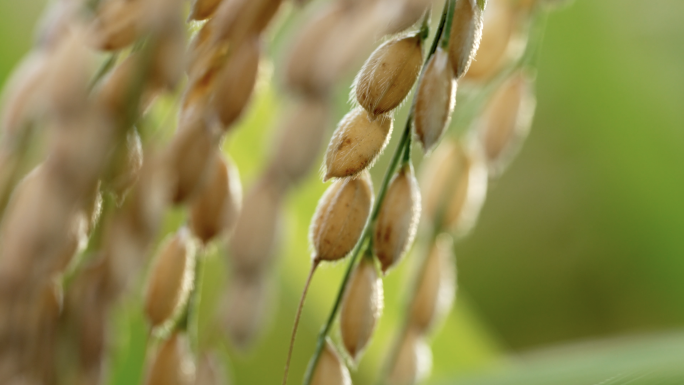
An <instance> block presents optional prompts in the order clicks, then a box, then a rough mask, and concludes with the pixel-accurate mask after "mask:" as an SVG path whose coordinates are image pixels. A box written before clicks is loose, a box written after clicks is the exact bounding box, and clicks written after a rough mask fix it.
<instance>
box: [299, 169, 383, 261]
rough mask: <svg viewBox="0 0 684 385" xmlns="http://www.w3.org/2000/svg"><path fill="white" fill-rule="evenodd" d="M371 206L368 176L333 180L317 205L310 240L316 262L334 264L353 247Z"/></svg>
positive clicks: (364, 173) (371, 195)
mask: <svg viewBox="0 0 684 385" xmlns="http://www.w3.org/2000/svg"><path fill="white" fill-rule="evenodd" d="M372 204H373V187H372V184H371V180H370V175H369V174H368V172H363V173H362V174H361V175H360V176H359V177H357V178H344V179H338V180H336V181H335V182H334V183H333V184H332V185H331V186H330V187H328V190H327V191H326V192H325V194H324V195H323V197H321V199H320V200H319V201H318V207H316V213H315V214H314V217H313V219H312V221H311V228H310V231H309V236H310V238H311V244H312V245H313V249H314V252H313V255H312V258H313V260H314V262H315V261H321V260H322V261H337V260H340V259H342V258H344V257H345V256H346V255H347V254H348V253H349V252H350V251H351V249H352V248H353V247H354V245H355V244H356V242H357V241H358V239H359V237H360V236H361V232H362V231H363V227H364V225H365V223H366V219H367V218H368V215H369V213H370V210H371V206H372Z"/></svg>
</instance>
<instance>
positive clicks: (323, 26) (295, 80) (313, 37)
mask: <svg viewBox="0 0 684 385" xmlns="http://www.w3.org/2000/svg"><path fill="white" fill-rule="evenodd" d="M344 15H345V13H344V9H343V8H342V7H340V6H337V5H336V4H333V5H331V6H330V7H327V8H325V9H323V10H322V11H319V13H318V14H316V15H315V17H313V18H312V19H311V20H310V21H308V23H307V24H305V25H304V26H303V27H302V29H301V31H300V32H299V34H298V35H297V37H296V38H295V40H294V44H293V45H292V46H291V47H290V49H289V56H288V57H287V59H286V63H285V81H286V83H287V85H288V87H290V88H292V89H293V90H296V91H298V92H300V93H303V94H305V95H312V96H318V95H321V94H325V93H326V92H327V91H328V89H329V88H330V86H331V85H330V84H328V83H324V82H321V80H320V79H317V78H316V77H315V76H313V75H314V74H315V73H316V69H317V65H318V58H319V55H320V51H321V49H322V48H323V47H324V46H325V44H326V42H327V40H328V39H329V38H330V36H331V34H332V31H334V30H335V28H336V26H337V25H340V24H341V23H343V22H344Z"/></svg>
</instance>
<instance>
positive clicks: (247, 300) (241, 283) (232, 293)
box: [223, 273, 270, 350]
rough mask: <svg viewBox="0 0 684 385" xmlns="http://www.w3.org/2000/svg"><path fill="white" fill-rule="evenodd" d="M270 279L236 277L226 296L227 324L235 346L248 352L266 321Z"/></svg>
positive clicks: (239, 275) (255, 275)
mask: <svg viewBox="0 0 684 385" xmlns="http://www.w3.org/2000/svg"><path fill="white" fill-rule="evenodd" d="M269 293H270V290H269V282H268V278H267V277H266V276H264V275H262V274H244V273H240V274H234V275H233V276H232V277H231V279H230V282H229V286H228V295H227V296H226V297H225V304H224V309H223V311H224V322H225V326H226V331H227V332H228V336H229V337H230V339H231V341H232V342H233V344H234V345H235V346H236V347H238V348H240V349H242V350H247V349H249V348H250V347H251V346H252V345H254V342H255V339H256V338H257V337H258V335H259V332H260V331H261V330H262V328H263V326H264V323H265V321H266V314H267V312H268V305H269V304H268V300H269V298H268V297H269Z"/></svg>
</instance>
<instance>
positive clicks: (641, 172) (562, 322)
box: [0, 0, 684, 385]
mask: <svg viewBox="0 0 684 385" xmlns="http://www.w3.org/2000/svg"><path fill="white" fill-rule="evenodd" d="M43 6H44V3H43V1H41V0H25V1H3V2H0V84H2V83H4V80H5V79H6V78H7V76H8V74H9V71H10V70H11V68H12V67H13V66H14V65H15V64H16V63H17V62H18V61H19V60H20V58H21V56H22V55H23V54H24V53H25V52H27V50H28V49H29V47H30V45H31V43H32V41H31V40H32V32H33V29H34V27H33V26H34V25H35V22H36V19H37V17H38V15H39V14H40V11H41V10H42V8H43ZM681 15H684V2H682V1H681V0H657V1H652V2H645V1H642V2H637V1H624V0H603V1H590V0H577V1H575V2H574V3H573V4H572V5H571V6H570V7H567V8H565V9H563V10H562V11H559V12H557V13H553V14H552V15H551V16H550V17H549V20H548V26H547V33H546V36H545V40H544V44H543V48H542V52H541V57H540V58H541V60H540V62H539V71H538V76H537V100H538V106H537V116H536V118H535V123H534V125H533V127H532V131H531V135H530V137H529V139H528V141H527V143H526V144H525V145H524V147H523V148H522V150H521V151H520V153H519V156H518V158H517V159H516V160H515V161H514V162H513V164H512V165H511V167H510V168H509V169H508V171H507V172H506V173H505V174H504V175H503V177H502V178H501V179H499V180H497V181H495V182H494V183H492V185H491V188H490V192H489V196H488V199H487V202H486V204H485V207H484V210H483V212H482V216H481V219H480V221H479V224H478V225H477V226H476V228H475V229H474V231H473V232H472V233H471V234H470V236H469V237H468V238H466V239H464V240H463V241H461V242H459V243H458V244H457V248H456V251H457V258H458V269H459V294H458V298H457V305H456V308H455V311H454V312H453V313H452V314H451V315H450V317H449V318H448V319H447V321H446V322H445V325H444V328H443V329H442V330H441V332H440V334H439V338H437V339H435V340H434V341H433V346H434V350H433V354H434V365H433V378H434V380H435V382H437V383H439V382H440V381H445V379H447V378H454V377H458V376H461V375H462V374H463V373H466V372H471V371H473V370H480V369H484V368H487V367H490V366H491V365H494V367H496V368H500V370H501V372H500V374H496V375H493V376H491V377H485V378H482V379H479V380H475V379H473V380H472V382H471V381H465V382H463V383H464V384H465V383H468V384H497V385H498V384H502V385H503V384H527V385H530V384H551V383H553V384H583V383H596V382H600V381H602V380H607V379H608V378H610V377H611V376H617V377H615V378H614V379H613V380H611V381H612V382H607V384H613V383H615V384H618V383H626V382H628V381H629V380H630V379H633V378H632V377H630V376H632V373H633V372H631V371H630V370H632V369H636V368H642V367H643V368H644V370H646V371H647V372H648V371H649V370H650V373H651V374H648V376H652V375H654V374H653V373H654V371H655V372H659V371H660V370H661V369H660V367H658V366H657V365H656V366H649V365H650V363H652V361H649V360H648V358H649V355H651V354H652V355H653V356H651V357H663V362H664V363H665V364H667V363H668V362H670V361H669V360H671V359H673V357H675V356H677V357H679V360H680V362H681V357H682V356H684V355H683V354H682V349H684V339H683V338H682V337H681V335H679V334H678V335H675V336H668V337H663V338H659V339H655V340H648V341H642V342H639V343H635V344H633V345H631V347H630V348H629V349H623V348H622V347H616V348H614V349H615V350H610V349H607V350H600V351H596V349H595V347H594V346H593V345H582V346H579V347H576V348H574V353H573V354H563V355H561V354H558V355H554V358H548V359H543V360H541V359H539V360H532V363H530V364H529V366H525V365H523V366H518V364H517V363H516V361H515V360H512V361H511V360H507V359H505V358H504V362H507V364H505V365H502V364H499V363H498V362H501V361H500V358H502V357H507V355H508V354H514V353H515V352H518V351H522V350H527V349H530V348H533V347H541V346H548V345H554V344H558V343H564V342H568V341H572V340H577V339H594V338H603V337H608V336H616V335H623V334H630V333H635V332H646V331H659V330H665V329H672V328H682V327H683V326H684V305H683V304H684V302H683V301H682V298H684V279H682V278H683V277H684V238H683V237H682V229H684V199H682V197H684V112H682V111H683V110H682V108H683V106H684V70H683V69H684V49H682V43H683V42H682V37H683V36H684V24H683V23H682V22H681ZM288 29H289V28H285V30H288ZM286 40H287V39H284V38H282V37H279V38H277V39H275V40H274V41H275V42H276V44H277V45H278V46H277V47H274V49H273V52H278V51H282V47H281V46H282V44H284V42H285V41H286ZM276 66H277V63H276ZM277 73H278V69H277V67H276V68H275V69H274V70H273V71H265V73H264V74H262V76H261V83H260V85H259V87H258V89H257V98H256V100H255V102H254V103H253V104H252V107H251V112H250V114H249V116H247V117H246V119H245V120H244V121H243V122H242V124H241V127H239V128H238V129H237V130H236V134H235V135H234V136H232V137H231V138H230V139H229V140H228V142H227V143H226V146H225V148H226V150H227V151H228V152H229V153H230V154H231V156H232V157H233V158H234V160H235V163H236V164H237V166H238V167H239V168H240V171H241V176H242V178H243V182H244V183H245V185H246V186H247V188H249V187H248V186H249V184H250V183H251V181H252V180H253V179H254V177H255V176H256V175H257V173H258V171H259V170H260V168H261V166H262V165H263V163H264V161H265V158H266V154H267V153H268V151H269V148H270V147H269V146H270V145H271V142H272V139H271V138H272V135H271V134H270V132H271V130H272V127H271V126H272V125H271V123H272V119H274V117H275V116H277V115H276V114H277V112H278V111H281V110H282V109H284V108H286V107H287V105H286V104H283V103H282V100H280V99H279V95H278V94H277V90H276V86H277V82H276V81H275V80H273V79H274V78H273V77H272V76H277ZM274 74H275V75H274ZM339 101H340V103H339V106H338V110H337V113H336V117H337V118H339V117H340V116H341V114H342V113H343V111H344V110H345V109H346V106H345V105H344V102H345V101H346V90H344V89H342V90H340V96H339ZM455 113H456V114H458V113H459V110H458V106H457V107H456V112H455ZM404 115H405V112H402V113H400V114H399V116H398V121H403V119H404V118H403V116H404ZM171 120H172V119H171ZM396 136H397V135H395V138H394V140H393V142H392V143H391V144H390V146H389V148H390V149H391V148H393V145H395V143H396V139H397V138H396ZM386 162H387V160H386V159H381V160H380V161H379V162H378V167H376V168H375V172H376V173H377V175H374V178H375V180H376V181H377V180H378V178H379V177H380V173H381V172H382V170H384V165H385V164H386ZM324 188H325V185H323V184H322V183H321V182H320V179H319V175H317V174H314V175H311V176H310V178H309V179H308V181H307V182H306V183H304V184H303V185H301V187H300V188H299V190H297V191H296V192H294V193H293V194H291V196H290V197H289V200H288V206H287V213H286V217H285V222H286V223H285V226H284V228H283V234H282V239H283V242H282V248H281V250H282V257H281V259H280V261H281V262H280V266H278V269H277V270H278V271H277V272H276V273H274V274H273V276H272V281H273V285H274V286H276V287H278V288H279V290H276V294H275V295H276V297H275V298H273V299H272V308H273V312H272V316H271V320H270V322H269V324H268V325H267V326H268V329H267V330H266V332H265V333H264V334H263V336H262V337H261V341H260V343H259V344H258V346H257V348H256V349H255V350H254V351H252V352H250V353H249V354H247V355H241V354H239V353H237V352H235V351H233V350H232V349H231V348H230V347H229V345H228V343H227V342H223V341H221V340H217V339H216V338H214V336H215V335H217V334H216V333H217V332H218V330H219V329H220V325H215V324H213V323H211V322H210V319H211V317H210V315H211V312H212V310H213V307H214V306H215V305H216V303H217V301H218V298H219V296H220V295H221V290H222V288H223V286H224V282H223V280H224V279H225V277H226V274H225V269H224V266H223V260H222V252H223V250H221V249H217V248H214V249H212V250H210V251H209V253H210V254H211V256H210V257H209V259H208V262H207V266H206V275H205V279H204V282H203V285H204V288H203V298H202V302H201V311H200V325H201V328H200V343H201V344H206V345H212V346H216V347H218V348H220V349H221V350H222V352H223V353H224V354H223V357H225V358H226V360H228V362H230V365H229V372H230V374H231V377H233V379H234V383H236V384H255V383H259V384H261V383H269V384H273V383H277V382H278V381H279V380H280V376H281V373H282V371H281V370H282V366H283V364H284V359H285V353H286V349H287V343H288V342H289V341H288V340H289V331H290V327H291V323H292V319H293V316H294V311H295V307H296V302H297V299H298V298H299V293H300V290H301V288H302V285H303V282H304V280H305V277H306V273H307V272H308V266H309V249H308V245H307V231H308V224H309V219H310V217H311V215H312V213H313V211H314V209H315V205H316V201H317V200H318V197H319V196H320V195H321V194H322V192H323V191H324ZM179 214H180V213H176V215H170V219H169V221H170V222H174V223H176V222H177V221H179V218H181V216H180V215H179ZM173 227H174V226H172V224H171V223H169V224H168V225H167V228H169V229H170V228H173ZM419 248H420V245H417V246H416V247H415V248H414V249H419ZM411 262H412V261H411V258H410V257H409V258H408V260H407V261H406V262H405V263H403V264H402V266H401V267H400V268H399V269H397V271H395V272H393V273H392V274H391V275H390V276H389V277H388V278H387V279H386V281H385V293H386V310H385V312H384V315H383V318H382V320H381V322H380V324H379V325H378V328H377V332H376V335H375V337H374V339H373V341H372V343H371V346H370V347H369V350H368V352H367V353H366V356H365V359H364V360H363V361H362V363H361V365H360V367H359V368H358V372H357V374H356V376H355V379H356V380H357V381H356V382H355V383H357V384H366V383H371V382H372V380H373V378H374V377H375V375H376V373H375V370H376V369H377V368H378V367H379V365H380V364H381V362H382V357H383V354H384V351H385V350H386V347H387V346H388V345H389V341H390V340H391V338H392V332H393V330H394V328H395V327H396V325H397V322H398V317H399V315H400V312H401V310H402V298H404V294H405V289H404V280H405V279H406V277H407V276H409V274H408V273H409V272H410V269H411V268H412V266H411ZM342 273H343V265H342V264H339V265H335V266H332V267H326V268H322V269H320V271H319V273H318V274H317V276H316V277H315V279H314V282H313V284H312V288H311V290H310V294H309V298H308V299H307V304H306V307H305V309H304V313H303V319H302V323H301V330H300V332H299V339H298V342H297V345H296V347H295V355H294V359H293V362H292V370H291V379H292V380H293V381H296V379H299V378H301V375H302V374H303V372H304V369H305V367H306V364H307V362H308V359H309V356H308V354H309V352H312V351H313V346H314V344H315V338H316V334H317V332H318V328H319V327H320V325H321V324H322V323H323V321H324V320H325V317H326V316H327V314H328V312H329V310H330V306H331V305H332V302H333V298H334V295H335V293H336V290H337V287H338V282H339V281H340V278H341V275H342ZM141 309H142V305H141V303H140V301H139V299H131V300H130V301H129V302H128V303H125V304H122V306H121V307H120V309H119V311H118V312H117V321H118V322H117V330H116V333H117V336H119V337H118V338H117V339H116V341H117V346H116V347H115V354H114V357H113V361H112V362H111V364H112V370H111V381H110V383H111V384H131V383H137V382H139V378H140V376H141V375H142V370H143V369H142V368H143V361H144V357H145V339H146V334H147V331H146V329H145V328H146V326H145V324H144V320H143V318H142V310H141ZM335 337H336V336H335ZM587 352H591V354H592V355H589V356H588V355H586V354H587ZM613 353H615V354H613ZM618 353H619V354H618ZM658 354H662V356H658ZM645 358H646V359H645ZM601 363H604V364H605V365H604V366H603V367H602V368H601V367H600V366H601V365H602V364H601ZM640 365H641V366H640ZM510 368H512V369H510ZM590 369H592V370H593V369H596V370H599V372H596V373H597V376H598V377H591V376H592V375H593V374H591V373H590V374H587V376H588V377H579V374H578V373H587V371H590ZM601 370H603V371H601ZM592 373H593V372H592ZM666 374H667V373H666ZM679 374H680V375H681V372H680V373H679ZM604 375H605V377H603V376H604ZM545 376H549V377H545ZM620 376H623V377H620ZM648 376H647V377H644V378H642V379H640V380H638V381H637V382H634V383H635V384H636V383H639V384H641V383H644V384H645V383H653V382H648V381H647V380H646V379H648V378H651V377H648ZM560 379H562V380H563V381H565V382H561V380H560ZM659 380H660V379H659ZM666 380H667V377H665V378H664V380H663V381H664V382H662V383H669V382H666ZM478 381H479V382H478ZM587 381H593V382H587ZM639 381H640V382H639ZM445 383H453V382H450V381H446V382H445ZM659 383H660V382H659ZM673 383H675V382H673ZM677 383H678V382H677Z"/></svg>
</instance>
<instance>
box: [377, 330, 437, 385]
mask: <svg viewBox="0 0 684 385" xmlns="http://www.w3.org/2000/svg"><path fill="white" fill-rule="evenodd" d="M391 354H395V355H396V357H395V360H394V365H393V366H392V369H391V371H390V374H389V376H388V378H387V383H388V384H389V385H414V384H417V383H419V382H421V381H422V380H423V379H425V377H427V375H428V374H429V373H430V370H431V367H432V352H431V351H430V347H429V346H428V344H427V343H426V342H425V339H424V337H423V335H422V333H420V332H419V331H418V330H415V329H412V328H409V329H408V330H407V331H406V332H405V334H404V336H403V339H402V341H401V343H400V345H399V350H398V351H397V352H392V353H391Z"/></svg>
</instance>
